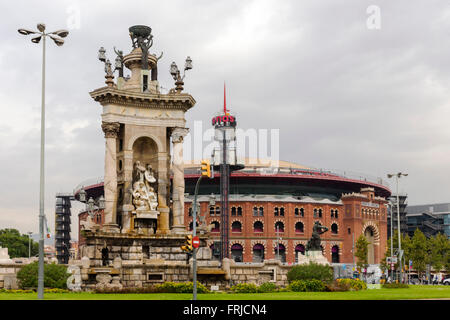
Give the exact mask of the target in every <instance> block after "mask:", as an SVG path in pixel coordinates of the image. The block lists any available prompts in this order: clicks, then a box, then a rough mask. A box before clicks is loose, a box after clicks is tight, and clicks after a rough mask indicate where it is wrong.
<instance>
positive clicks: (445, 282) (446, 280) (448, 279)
mask: <svg viewBox="0 0 450 320" xmlns="http://www.w3.org/2000/svg"><path fill="white" fill-rule="evenodd" d="M442 284H444V285H446V286H450V278H447V279H445V280H444V281H442Z"/></svg>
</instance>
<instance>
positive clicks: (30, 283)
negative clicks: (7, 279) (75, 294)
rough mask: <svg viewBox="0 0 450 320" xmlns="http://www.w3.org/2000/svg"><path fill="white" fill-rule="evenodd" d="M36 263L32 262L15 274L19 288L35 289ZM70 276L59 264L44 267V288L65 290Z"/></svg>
mask: <svg viewBox="0 0 450 320" xmlns="http://www.w3.org/2000/svg"><path fill="white" fill-rule="evenodd" d="M38 269H39V265H38V262H37V261H36V262H33V263H30V264H27V265H26V266H24V267H22V268H21V269H20V270H19V272H17V280H19V286H20V288H22V289H24V288H37V286H38ZM69 276H70V274H68V273H67V267H66V266H64V265H60V264H45V265H44V286H45V287H46V288H59V289H66V288H67V284H66V282H67V279H68V278H69Z"/></svg>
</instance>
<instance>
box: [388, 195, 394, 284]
mask: <svg viewBox="0 0 450 320" xmlns="http://www.w3.org/2000/svg"><path fill="white" fill-rule="evenodd" d="M387 206H388V207H389V213H390V214H391V254H390V256H391V263H390V266H389V269H391V281H394V268H393V263H392V256H393V255H394V239H393V235H394V233H393V231H394V230H393V225H394V220H392V203H390V202H388V203H387Z"/></svg>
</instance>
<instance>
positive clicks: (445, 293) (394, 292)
mask: <svg viewBox="0 0 450 320" xmlns="http://www.w3.org/2000/svg"><path fill="white" fill-rule="evenodd" d="M197 298H198V300H398V299H439V298H447V299H450V286H427V285H424V286H421V285H412V286H410V287H409V288H408V289H373V290H363V291H348V292H277V293H258V294H255V293H236V294H234V293H208V294H198V295H197ZM34 299H37V293H0V300H34ZM44 299H46V300H191V299H192V294H188V293H149V294H95V293H88V292H82V293H46V294H44Z"/></svg>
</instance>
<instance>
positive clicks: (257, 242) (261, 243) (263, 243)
mask: <svg viewBox="0 0 450 320" xmlns="http://www.w3.org/2000/svg"><path fill="white" fill-rule="evenodd" d="M256 244H260V245H262V246H263V247H264V256H266V255H267V241H266V240H262V239H261V240H252V242H251V248H250V249H251V250H252V253H253V247H254V246H255V245H256Z"/></svg>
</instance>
